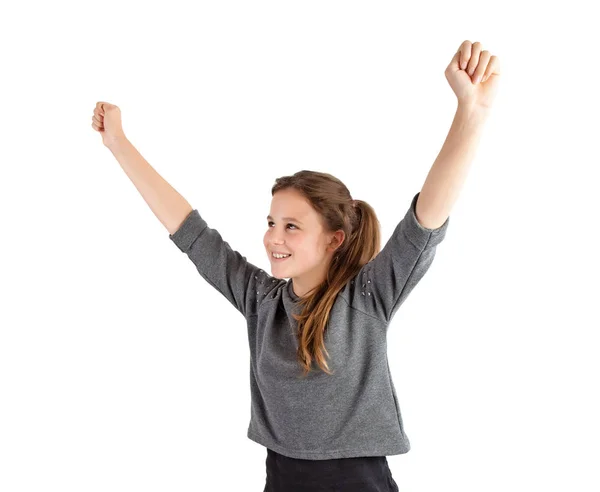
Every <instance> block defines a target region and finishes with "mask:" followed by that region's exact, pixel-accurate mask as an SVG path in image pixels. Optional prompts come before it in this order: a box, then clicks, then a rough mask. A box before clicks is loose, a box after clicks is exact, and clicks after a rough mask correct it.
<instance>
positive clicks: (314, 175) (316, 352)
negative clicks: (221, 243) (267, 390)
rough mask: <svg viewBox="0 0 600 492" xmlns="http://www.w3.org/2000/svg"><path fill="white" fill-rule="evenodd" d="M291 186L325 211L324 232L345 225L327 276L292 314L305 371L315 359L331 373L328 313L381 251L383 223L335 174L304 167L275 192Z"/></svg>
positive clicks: (278, 184)
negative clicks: (328, 346)
mask: <svg viewBox="0 0 600 492" xmlns="http://www.w3.org/2000/svg"><path fill="white" fill-rule="evenodd" d="M286 188H293V189H295V190H297V191H299V192H300V193H301V194H302V195H303V196H304V197H305V198H306V199H307V200H308V201H309V202H310V203H311V205H312V207H313V208H314V209H315V210H316V212H317V213H319V214H320V216H321V219H322V223H323V227H324V229H325V232H327V233H333V232H336V231H338V230H340V229H341V230H343V231H344V234H345V239H344V241H343V242H342V244H341V246H339V247H338V249H337V250H336V252H335V255H334V257H333V259H332V261H331V263H330V265H329V270H328V271H327V276H326V279H325V280H324V281H323V282H322V283H321V284H320V285H318V286H317V287H315V288H314V289H312V290H311V291H310V292H309V293H308V294H307V295H306V296H303V297H301V298H300V300H299V301H298V302H299V304H300V306H301V307H302V311H301V314H299V315H298V314H293V316H294V319H296V320H297V321H298V332H297V336H298V352H297V355H298V361H299V362H300V364H301V366H302V367H303V376H304V377H306V375H307V374H308V373H309V372H310V371H311V366H312V361H313V359H315V360H316V362H317V364H318V365H319V367H320V368H321V369H323V371H325V372H326V373H327V374H330V375H331V374H332V372H331V371H330V370H329V366H328V364H327V362H326V360H325V357H324V356H323V352H325V354H327V355H329V353H328V352H327V349H326V348H325V343H324V334H325V329H326V327H327V322H328V320H329V312H330V310H331V308H332V306H333V304H334V302H335V299H336V297H337V294H338V292H340V290H342V288H343V287H344V286H345V285H346V283H347V282H348V281H349V280H350V279H352V278H353V277H355V276H356V275H357V274H358V272H359V270H360V269H361V267H362V266H364V265H366V264H367V263H368V262H369V261H371V260H372V259H373V258H375V256H377V254H378V253H379V250H380V241H381V227H380V224H379V220H378V219H377V215H376V214H375V211H374V210H373V207H371V206H370V205H369V204H368V203H367V202H365V201H362V200H353V199H352V196H351V195H350V192H349V191H348V188H347V187H346V186H345V185H344V183H342V182H341V181H340V180H339V179H337V178H336V177H335V176H332V175H331V174H327V173H322V172H317V171H306V170H304V171H298V172H297V173H295V174H294V175H292V176H283V177H280V178H277V179H276V180H275V184H274V185H273V188H272V189H271V195H274V194H275V193H276V192H277V191H279V190H283V189H286Z"/></svg>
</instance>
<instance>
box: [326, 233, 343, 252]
mask: <svg viewBox="0 0 600 492" xmlns="http://www.w3.org/2000/svg"><path fill="white" fill-rule="evenodd" d="M345 238H346V234H345V233H344V231H342V230H341V229H340V230H338V231H336V232H334V233H333V235H332V237H331V240H330V242H329V246H330V247H331V248H332V249H334V250H335V249H338V248H339V247H340V246H341V245H342V244H343V243H344V239H345Z"/></svg>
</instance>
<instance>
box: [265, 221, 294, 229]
mask: <svg viewBox="0 0 600 492" xmlns="http://www.w3.org/2000/svg"><path fill="white" fill-rule="evenodd" d="M271 224H273V222H271V221H269V222H267V225H268V226H269V227H271ZM288 225H289V226H292V227H295V228H296V229H298V228H297V227H296V226H295V225H294V224H291V223H288Z"/></svg>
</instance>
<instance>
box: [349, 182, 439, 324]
mask: <svg viewBox="0 0 600 492" xmlns="http://www.w3.org/2000/svg"><path fill="white" fill-rule="evenodd" d="M419 194H420V192H419V193H417V194H416V195H415V196H414V198H413V199H412V202H411V204H410V207H409V209H408V211H407V212H406V214H405V216H404V218H403V219H402V220H401V221H400V223H399V224H398V225H397V226H396V228H395V230H394V232H393V233H392V235H391V237H390V238H389V240H388V241H387V243H386V244H385V246H384V247H383V249H382V250H381V251H380V252H379V254H378V255H377V256H376V257H375V258H373V259H372V260H371V261H370V262H369V263H367V264H366V265H364V266H363V267H362V268H361V270H360V271H359V272H358V274H357V276H356V277H355V278H354V279H353V280H352V281H351V282H350V284H351V285H350V287H349V295H350V298H351V300H352V305H353V307H356V308H357V309H360V310H361V311H363V312H365V313H367V314H370V315H372V316H374V317H376V318H378V319H383V320H385V321H386V322H387V323H389V322H390V321H391V320H392V318H393V317H394V315H395V314H396V311H397V310H398V308H399V307H400V306H401V304H402V303H403V302H404V301H405V300H406V298H407V297H408V295H409V294H410V292H411V291H412V290H413V289H414V288H415V286H416V285H417V283H418V282H419V280H421V278H423V276H424V275H425V273H426V272H427V270H428V269H429V267H430V266H431V263H432V262H433V258H434V257H435V253H436V248H437V245H438V244H439V243H440V242H441V241H442V240H443V239H444V237H445V235H446V230H447V229H448V224H449V221H450V217H448V218H447V219H446V222H444V223H443V224H442V225H441V226H440V227H438V228H437V229H428V228H426V227H423V226H422V225H421V224H420V223H419V221H418V220H417V215H416V206H417V200H418V198H419Z"/></svg>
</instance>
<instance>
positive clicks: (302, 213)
mask: <svg viewBox="0 0 600 492" xmlns="http://www.w3.org/2000/svg"><path fill="white" fill-rule="evenodd" d="M315 217H316V212H315V210H314V209H313V208H312V206H311V205H310V203H309V201H308V200H307V199H306V198H305V197H304V196H302V195H301V194H300V193H299V192H297V191H296V190H292V189H287V190H279V191H278V192H276V193H275V194H274V195H273V197H272V199H271V210H270V213H269V216H268V217H267V218H268V219H281V220H294V221H296V222H302V223H308V222H311V221H313V220H314V219H315Z"/></svg>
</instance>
